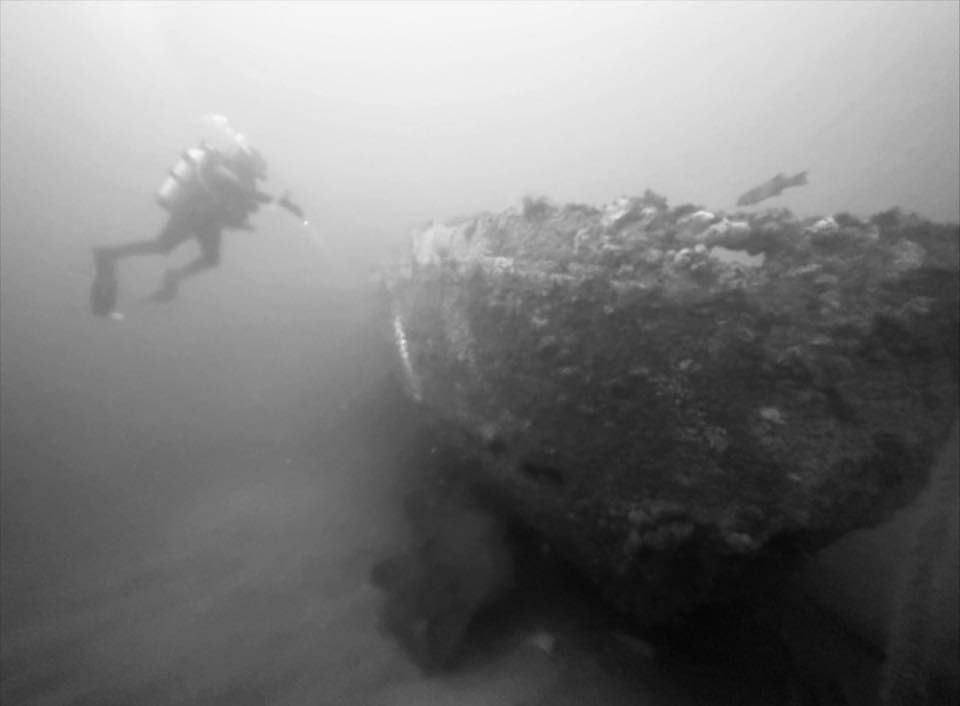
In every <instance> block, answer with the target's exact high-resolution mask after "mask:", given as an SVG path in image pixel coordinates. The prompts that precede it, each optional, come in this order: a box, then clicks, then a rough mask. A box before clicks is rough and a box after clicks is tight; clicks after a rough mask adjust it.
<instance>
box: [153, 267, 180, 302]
mask: <svg viewBox="0 0 960 706" xmlns="http://www.w3.org/2000/svg"><path fill="white" fill-rule="evenodd" d="M179 291H180V278H179V277H177V274H176V273H175V272H173V271H172V270H167V271H166V273H164V275H163V284H161V285H160V288H159V289H158V290H157V291H156V292H154V293H153V294H151V295H150V296H149V297H148V299H149V301H152V302H158V303H162V302H168V301H171V300H173V299H175V298H176V296H177V292H179Z"/></svg>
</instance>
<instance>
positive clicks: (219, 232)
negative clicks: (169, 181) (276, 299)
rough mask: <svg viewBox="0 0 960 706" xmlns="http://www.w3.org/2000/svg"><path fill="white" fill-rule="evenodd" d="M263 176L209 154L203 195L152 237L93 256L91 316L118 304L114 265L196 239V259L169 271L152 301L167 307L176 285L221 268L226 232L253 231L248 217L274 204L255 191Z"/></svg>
mask: <svg viewBox="0 0 960 706" xmlns="http://www.w3.org/2000/svg"><path fill="white" fill-rule="evenodd" d="M263 173H265V172H261V173H258V172H257V171H255V170H253V169H251V168H250V165H249V163H245V162H243V161H242V160H241V161H237V160H236V159H231V158H229V157H227V156H225V155H222V154H220V153H216V152H212V153H210V154H209V160H208V164H207V166H206V167H205V168H204V170H203V172H202V173H201V174H200V175H199V176H200V184H201V186H202V188H201V189H199V190H197V191H195V192H194V193H193V194H192V195H191V196H190V197H189V198H188V199H187V200H186V201H185V202H184V203H181V204H179V205H178V206H177V208H176V209H174V210H172V211H171V213H170V216H169V218H168V219H167V222H166V224H164V226H163V228H162V229H161V231H160V232H159V233H158V234H157V235H156V237H154V238H152V239H150V240H142V241H137V242H133V243H126V244H123V245H117V246H113V247H104V248H97V249H95V250H94V262H95V266H96V270H97V275H96V281H95V283H94V288H93V291H92V293H91V304H92V308H93V311H94V313H95V314H97V315H101V316H104V315H107V314H109V313H110V312H111V311H112V309H113V306H114V305H115V303H116V297H117V282H116V272H115V270H116V263H117V261H118V260H121V259H123V258H126V257H131V256H135V255H163V254H166V253H169V252H170V251H171V250H173V249H174V248H176V247H177V246H179V245H180V244H181V243H183V242H185V241H187V240H189V239H190V238H196V240H197V243H198V245H199V246H200V254H199V256H198V257H197V258H195V259H194V260H193V261H191V262H190V263H188V264H187V265H185V266H183V267H179V268H176V269H173V270H168V271H167V273H166V275H165V277H164V282H163V285H162V286H161V288H160V289H159V290H158V291H157V292H156V293H155V294H154V295H153V297H152V298H153V299H154V300H159V301H165V300H167V299H171V298H173V297H174V296H175V295H176V292H177V288H178V285H179V282H180V281H181V280H183V279H185V278H187V277H191V276H193V275H195V274H197V273H199V272H202V271H203V270H207V269H210V268H213V267H216V266H217V265H218V264H220V243H221V240H222V237H223V229H224V228H233V229H237V230H253V227H252V226H251V225H250V223H249V220H248V219H249V217H250V215H251V214H252V213H254V212H256V211H257V210H258V209H259V207H260V204H262V203H269V202H270V201H272V200H273V197H271V196H270V195H269V194H265V193H262V192H260V191H258V190H257V179H258V178H262V176H263Z"/></svg>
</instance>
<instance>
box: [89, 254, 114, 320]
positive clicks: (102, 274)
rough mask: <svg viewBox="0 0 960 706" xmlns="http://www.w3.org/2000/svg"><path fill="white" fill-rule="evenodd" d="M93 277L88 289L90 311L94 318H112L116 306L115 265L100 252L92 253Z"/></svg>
mask: <svg viewBox="0 0 960 706" xmlns="http://www.w3.org/2000/svg"><path fill="white" fill-rule="evenodd" d="M93 266H94V277H93V284H92V285H91V287H90V311H91V312H92V313H93V315H94V316H108V317H111V318H112V315H113V314H114V308H115V307H116V305H117V296H118V293H119V292H118V290H119V283H118V282H117V272H116V265H115V263H114V262H113V261H112V260H111V259H109V258H108V257H107V255H106V254H105V253H104V252H103V251H101V250H94V253H93Z"/></svg>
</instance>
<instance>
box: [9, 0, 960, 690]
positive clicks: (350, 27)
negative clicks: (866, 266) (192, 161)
mask: <svg viewBox="0 0 960 706" xmlns="http://www.w3.org/2000/svg"><path fill="white" fill-rule="evenodd" d="M958 33H960V3H958V2H947V1H943V2H917V1H910V2H904V3H899V2H874V3H867V2H849V3H817V2H802V3H787V2H774V3H753V2H749V3H748V2H742V3H721V2H703V3H699V2H683V3H667V2H662V3H640V2H636V3H603V2H584V3H579V2H556V3H540V2H525V3H513V2H484V3H470V2H454V3H440V2H419V3H414V2H410V3H407V2H359V3H337V2H202V3H180V2H153V3H151V2H62V3H61V2H33V1H22V2H17V1H13V0H2V2H0V60H2V63H0V140H2V143H0V167H2V172H0V178H2V182H0V185H2V194H0V317H2V318H0V373H2V380H0V382H2V387H0V404H2V409H0V422H2V428H0V431H2V438H0V442H2V443H0V453H2V468H0V482H2V487H0V491H2V494H0V502H2V509H0V523H2V527H0V541H2V552H0V561H2V566H0V581H2V586H0V600H2V605H0V607H2V623H0V624H2V636H0V643H2V644H0V658H2V669H3V674H2V694H0V696H2V698H0V700H2V702H3V703H4V704H11V705H12V706H16V705H17V704H24V705H25V704H51V705H56V704H106V705H110V704H116V705H117V706H121V705H127V704H137V705H142V704H231V705H239V706H243V705H245V704H264V703H267V704H280V705H284V706H285V705H291V706H293V705H300V704H321V705H322V704H332V705H340V704H358V705H361V704H362V705H363V706H376V705H377V704H381V705H383V704H395V705H398V706H399V705H407V706H419V705H421V704H422V705H425V706H427V705H431V704H437V705H439V704H506V705H508V706H509V705H511V704H513V705H517V704H520V703H525V704H527V705H528V706H532V705H533V704H544V705H546V704H558V705H560V704H576V703H610V704H616V703H645V704H693V703H703V704H707V703H719V702H721V701H724V699H726V700H727V702H729V703H746V701H745V700H744V699H745V697H743V696H742V695H738V694H737V693H736V692H735V687H732V686H729V685H727V687H729V688H730V689H734V691H730V692H725V691H724V690H723V689H724V688H727V687H720V686H717V685H712V686H711V687H705V689H704V691H703V693H699V692H698V693H691V692H690V690H689V689H685V688H681V687H682V686H683V685H677V684H674V683H672V682H671V680H670V679H669V678H664V677H663V675H653V676H651V678H650V680H649V681H648V683H647V685H646V686H644V687H641V686H638V685H636V684H633V683H629V684H628V683H624V681H623V679H622V675H618V674H617V673H615V672H611V671H610V670H607V669H605V668H603V667H602V665H601V666H598V665H600V663H601V662H602V660H599V659H598V658H597V656H596V655H594V654H591V651H590V649H589V648H588V647H584V649H583V650H582V651H579V652H577V653H576V654H573V655H567V656H566V657H565V659H566V660H567V661H566V662H564V663H563V664H564V665H565V666H564V667H563V669H561V668H560V667H558V662H557V661H556V660H555V659H553V656H551V655H550V654H549V653H548V652H547V651H544V650H542V649H539V648H536V646H535V645H534V646H531V644H532V643H529V644H528V643H522V644H515V645H511V646H510V647H509V649H505V650H504V651H503V653H502V654H499V655H497V656H496V658H492V659H491V660H490V661H488V662H486V663H484V664H483V665H481V666H478V667H476V668H474V669H472V670H466V671H465V672H463V673H459V674H455V675H452V676H449V677H445V678H436V679H426V678H424V677H422V676H421V675H420V674H419V672H418V670H416V669H415V668H414V667H413V666H412V665H411V664H410V662H409V660H408V659H407V657H406V656H405V655H404V654H403V652H402V651H401V650H400V649H399V648H398V647H397V646H396V645H395V644H394V643H392V642H391V641H390V640H388V639H387V638H385V637H384V636H382V635H381V634H380V633H379V632H378V631H377V628H376V611H377V608H378V605H379V597H378V595H377V593H376V591H375V590H374V589H373V588H372V587H370V586H369V584H368V581H367V578H368V575H369V571H370V568H371V566H373V565H374V564H375V563H376V562H377V561H378V560H379V559H381V558H382V557H383V556H385V555H386V554H389V553H390V552H391V551H393V550H394V549H396V548H397V547H398V546H400V545H401V544H402V541H403V537H404V533H405V531H406V529H405V526H404V524H403V522H402V517H401V515H402V513H401V511H400V509H399V502H398V498H399V496H400V494H401V493H402V486H403V482H404V479H405V477H406V476H405V474H406V473H408V472H409V471H410V470H411V469H408V468H405V466H404V459H405V458H409V457H410V456H411V454H412V452H411V451H410V449H411V448H413V447H415V446H416V444H417V443H418V437H417V430H416V429H415V428H414V427H413V424H412V422H411V421H410V419H409V415H408V414H407V413H406V408H405V406H404V402H403V401H402V400H400V399H398V398H396V397H395V396H394V395H395V391H394V390H393V389H392V388H391V387H390V386H389V385H388V384H387V383H386V382H385V381H386V380H387V378H388V373H387V371H386V370H385V365H384V362H383V356H382V351H381V348H380V345H379V343H380V337H379V330H378V319H377V310H376V303H375V300H374V297H373V296H372V292H371V287H370V286H369V281H370V275H371V274H373V273H374V272H375V271H376V270H377V268H378V267H381V266H382V265H384V264H385V263H388V262H390V261H391V260H392V258H393V257H395V255H396V254H397V253H398V252H400V251H401V250H402V249H403V247H404V243H405V236H406V234H407V233H408V232H409V230H410V228H411V227H413V226H415V225H417V224H420V223H423V222H424V221H427V220H430V219H434V218H438V219H445V218H451V217H455V216H460V215H471V214H474V213H476V212H479V211H485V210H490V211H501V210H504V209H506V208H509V207H513V206H517V205H518V204H519V203H520V199H521V198H522V197H523V196H524V195H525V194H543V195H546V196H547V197H549V198H551V199H554V200H556V201H559V202H565V201H575V202H588V203H601V202H606V201H610V200H612V199H614V198H616V197H618V196H620V195H622V194H625V195H639V194H642V193H643V192H644V190H645V189H647V188H650V189H653V190H654V191H656V192H658V193H661V194H664V195H665V196H666V197H667V198H669V199H670V201H671V203H672V204H680V203H685V202H693V203H697V204H701V205H703V206H704V207H706V208H711V209H727V210H732V209H733V208H734V204H735V202H736V200H737V198H738V196H740V195H741V194H742V193H743V192H745V191H747V190H748V189H750V188H751V187H754V186H757V185H758V184H761V183H763V182H765V181H766V180H768V179H769V178H770V177H772V176H773V175H775V174H777V173H779V172H783V173H785V174H793V173H796V172H800V171H804V170H806V171H808V172H809V184H808V185H806V186H801V187H798V188H791V189H788V190H786V191H785V192H784V193H783V194H782V195H781V196H778V197H776V198H775V199H772V200H770V201H765V202H764V204H763V207H766V206H785V207H787V208H790V209H791V210H793V211H794V212H795V213H798V214H800V215H815V214H825V213H835V212H838V211H849V212H852V213H855V214H860V215H868V214H871V213H874V212H877V211H881V210H885V209H887V208H890V207H893V206H900V207H902V208H904V209H908V210H914V211H917V212H919V213H920V214H921V215H923V216H926V217H928V218H931V219H934V220H942V221H956V220H958V218H960V130H958V124H960V88H958V87H960V37H958ZM210 115H223V116H227V117H228V118H229V120H230V123H231V124H232V125H234V126H235V127H236V128H237V129H239V130H241V131H242V132H243V133H244V135H246V136H247V137H248V138H249V140H250V141H251V142H252V144H253V145H255V146H256V147H257V149H258V150H260V152H261V153H262V154H263V155H264V156H265V158H266V160H267V162H268V164H269V172H270V178H269V179H268V181H267V185H266V188H267V189H268V190H270V191H271V193H275V194H279V193H282V192H284V191H287V190H289V192H290V194H291V196H292V197H293V198H294V200H295V201H296V202H297V203H299V204H300V205H301V206H302V207H303V209H304V211H305V213H306V215H307V218H308V221H309V222H308V224H306V225H305V224H303V223H301V222H300V221H299V220H298V219H296V218H292V217H291V216H290V214H288V213H286V212H285V211H281V210H276V209H272V208H264V209H262V210H261V212H260V213H258V214H257V215H256V216H255V217H254V225H255V227H256V232H228V233H226V234H225V240H224V253H223V261H222V263H221V265H220V266H219V267H218V268H217V269H215V270H214V271H212V272H208V273H205V274H203V275H202V276H200V277H198V278H196V279H193V280H190V281H188V282H186V283H185V284H184V285H183V288H182V291H181V292H180V294H179V296H178V297H177V298H176V299H174V300H173V301H171V302H167V303H163V304H151V303H148V302H147V301H146V300H145V298H146V297H147V295H149V294H150V293H151V292H152V291H153V290H154V289H155V288H156V287H157V286H158V284H159V282H160V281H161V278H162V275H163V272H164V268H165V265H166V264H168V263H181V262H184V261H185V260H186V259H189V258H191V257H192V256H193V255H194V254H195V244H193V243H188V244H185V245H184V246H183V247H182V248H180V249H179V250H177V251H175V252H174V253H173V254H172V255H170V256H169V258H163V257H154V258H142V259H137V260H130V261H124V262H123V263H122V265H121V268H120V303H119V309H120V311H121V312H123V314H124V315H125V319H124V320H123V321H111V320H108V319H98V318H95V317H93V316H92V315H91V314H90V312H89V302H88V292H89V288H90V284H91V280H92V277H93V260H92V258H91V249H92V248H93V247H95V246H101V245H114V244H118V243H121V242H124V241H127V240H133V239H138V238H147V237H151V236H153V235H154V234H155V233H156V232H157V231H158V230H159V228H160V227H161V226H162V224H163V223H164V219H165V217H166V214H165V213H164V212H163V211H162V210H161V209H160V208H158V207H157V205H156V204H155V201H154V194H155V192H156V191H157V188H158V187H159V186H160V183H161V182H162V181H163V180H164V178H165V176H166V174H167V172H168V170H169V169H170V168H171V166H172V165H173V163H175V162H176V160H177V158H178V156H179V155H180V153H181V152H182V151H183V150H185V149H187V148H189V147H192V146H194V145H196V144H197V143H198V142H199V140H200V139H201V138H203V137H204V136H205V133H206V132H207V131H208V130H209V122H210V121H209V119H207V120H205V116H207V117H209V116H210ZM414 470H415V469H414ZM545 620H546V619H545ZM546 622H547V623H548V624H546V625H544V629H549V630H561V629H562V627H560V626H559V624H560V623H563V620H562V619H560V620H558V624H549V623H550V621H549V620H546ZM688 686H689V685H688ZM730 694H732V695H730ZM728 696H729V698H727V697H728ZM757 703H769V701H764V700H762V699H761V700H759V701H758V702H757Z"/></svg>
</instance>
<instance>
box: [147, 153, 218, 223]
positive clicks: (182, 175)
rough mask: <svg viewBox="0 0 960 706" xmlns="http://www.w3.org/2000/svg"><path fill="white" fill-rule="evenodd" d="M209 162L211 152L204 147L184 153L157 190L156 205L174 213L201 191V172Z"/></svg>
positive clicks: (202, 186) (202, 187)
mask: <svg viewBox="0 0 960 706" xmlns="http://www.w3.org/2000/svg"><path fill="white" fill-rule="evenodd" d="M210 160H211V150H210V149H209V148H208V147H207V146H206V145H203V144H201V145H200V146H199V147H194V148H192V149H189V150H186V151H184V152H183V153H182V154H181V155H180V159H179V161H177V163H176V164H175V165H173V168H172V169H171V170H170V171H169V172H168V174H167V178H166V179H164V181H163V183H162V184H161V185H160V188H159V189H157V203H158V204H160V206H162V207H163V208H165V209H166V210H168V211H175V210H177V209H178V208H180V207H181V206H183V205H184V204H185V203H186V202H187V201H189V200H190V199H191V198H193V197H194V196H195V195H196V194H197V192H198V191H200V190H203V189H204V185H203V182H202V178H203V177H202V176H201V172H202V171H203V170H204V169H206V168H207V166H208V165H209V163H210Z"/></svg>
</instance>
